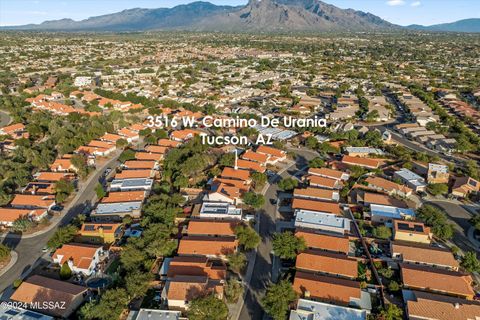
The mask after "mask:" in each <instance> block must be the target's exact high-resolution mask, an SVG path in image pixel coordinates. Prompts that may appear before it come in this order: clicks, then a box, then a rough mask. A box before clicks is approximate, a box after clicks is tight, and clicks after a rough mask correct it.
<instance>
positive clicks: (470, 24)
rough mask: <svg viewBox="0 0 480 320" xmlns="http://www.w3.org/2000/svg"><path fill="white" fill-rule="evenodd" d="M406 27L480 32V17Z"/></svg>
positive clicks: (426, 29)
mask: <svg viewBox="0 0 480 320" xmlns="http://www.w3.org/2000/svg"><path fill="white" fill-rule="evenodd" d="M407 28H409V29H414V30H425V31H445V32H480V18H476V19H465V20H459V21H456V22H451V23H442V24H435V25H432V26H421V25H416V24H414V25H410V26H408V27H407Z"/></svg>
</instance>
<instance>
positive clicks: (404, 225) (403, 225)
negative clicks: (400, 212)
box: [398, 223, 410, 230]
mask: <svg viewBox="0 0 480 320" xmlns="http://www.w3.org/2000/svg"><path fill="white" fill-rule="evenodd" d="M398 229H399V230H410V228H409V226H408V224H407V223H399V224H398Z"/></svg>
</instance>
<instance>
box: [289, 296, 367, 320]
mask: <svg viewBox="0 0 480 320" xmlns="http://www.w3.org/2000/svg"><path fill="white" fill-rule="evenodd" d="M317 319H322V320H366V319H367V311H366V310H358V309H353V308H349V307H343V306H336V305H334V304H330V303H324V302H318V301H312V300H306V299H299V300H298V303H297V309H296V310H292V311H290V317H289V320H317Z"/></svg>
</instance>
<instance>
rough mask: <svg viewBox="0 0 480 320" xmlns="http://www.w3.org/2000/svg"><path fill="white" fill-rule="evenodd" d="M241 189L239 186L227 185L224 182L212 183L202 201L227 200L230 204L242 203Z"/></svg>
mask: <svg viewBox="0 0 480 320" xmlns="http://www.w3.org/2000/svg"><path fill="white" fill-rule="evenodd" d="M241 196H242V190H240V189H239V188H237V187H235V186H232V185H228V184H226V183H222V182H220V183H218V182H216V183H213V184H212V185H211V189H210V191H209V192H208V193H207V194H206V195H205V196H204V197H203V200H204V201H211V202H228V203H230V204H235V205H238V204H241V203H242V199H241Z"/></svg>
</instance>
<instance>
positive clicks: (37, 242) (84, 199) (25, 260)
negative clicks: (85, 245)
mask: <svg viewBox="0 0 480 320" xmlns="http://www.w3.org/2000/svg"><path fill="white" fill-rule="evenodd" d="M120 153H121V152H120V151H119V150H117V151H116V152H115V154H114V156H113V158H111V159H109V160H107V161H106V162H104V163H103V164H102V165H101V166H100V167H98V168H96V170H95V172H93V173H92V174H91V175H90V176H89V177H88V179H87V181H86V182H84V183H81V184H80V187H79V191H78V192H77V193H76V195H75V198H74V199H73V200H72V201H71V203H70V205H69V206H68V207H65V209H64V210H63V212H66V214H64V215H63V216H62V218H61V219H55V218H54V219H53V222H52V225H51V226H49V227H50V228H49V229H48V231H44V232H40V234H38V235H33V236H32V235H30V236H29V235H27V236H26V237H23V238H22V237H21V236H18V235H17V234H6V235H3V236H1V237H0V240H1V242H2V243H4V244H6V245H8V246H9V247H11V248H12V249H13V250H15V251H16V252H17V254H18V260H17V262H16V263H15V265H14V266H13V267H12V268H11V269H10V270H8V271H7V272H6V273H5V274H4V275H2V276H1V277H0V292H2V295H1V296H0V300H7V299H8V297H9V296H10V294H11V292H10V290H5V289H7V288H9V287H10V285H11V284H12V282H13V281H14V280H16V279H18V278H23V277H25V276H26V275H27V274H28V271H30V270H31V268H33V267H34V266H35V265H37V264H38V263H40V262H41V260H42V259H43V256H44V254H43V253H42V248H43V247H44V246H45V245H46V243H47V241H48V240H49V239H50V237H51V236H52V235H53V234H54V233H55V230H56V229H57V227H58V226H61V225H66V224H68V223H69V222H70V221H71V220H72V219H73V218H74V217H75V216H76V215H78V214H80V213H82V211H83V210H84V209H85V206H86V205H93V201H94V200H95V197H96V194H95V186H96V184H97V183H98V181H99V178H100V176H101V174H102V173H103V172H104V170H105V169H106V168H107V167H112V168H113V167H115V166H117V163H116V162H117V159H118V157H119V155H120Z"/></svg>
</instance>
